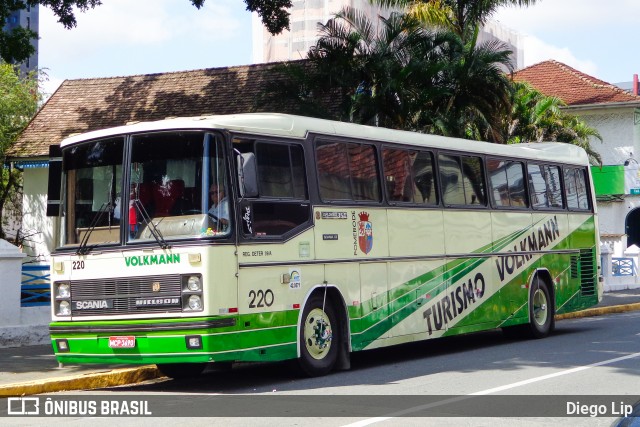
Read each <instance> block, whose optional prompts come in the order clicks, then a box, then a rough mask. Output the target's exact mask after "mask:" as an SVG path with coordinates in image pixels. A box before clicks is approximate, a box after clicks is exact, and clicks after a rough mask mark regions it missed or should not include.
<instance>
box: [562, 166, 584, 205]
mask: <svg viewBox="0 0 640 427" xmlns="http://www.w3.org/2000/svg"><path fill="white" fill-rule="evenodd" d="M564 189H565V195H566V197H567V207H568V208H569V209H576V210H589V196H588V193H587V182H586V178H585V174H584V170H583V169H578V168H566V169H565V170H564Z"/></svg>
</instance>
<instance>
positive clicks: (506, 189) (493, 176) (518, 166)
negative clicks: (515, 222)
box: [487, 159, 527, 208]
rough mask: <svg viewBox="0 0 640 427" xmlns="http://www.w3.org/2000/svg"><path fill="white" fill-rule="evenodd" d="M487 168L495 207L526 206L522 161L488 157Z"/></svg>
mask: <svg viewBox="0 0 640 427" xmlns="http://www.w3.org/2000/svg"><path fill="white" fill-rule="evenodd" d="M487 169H488V173H489V181H490V183H491V195H492V198H493V203H494V205H495V206H496V207H498V208H508V207H527V202H526V197H525V189H524V164H523V163H522V162H512V161H505V160H498V159H489V160H487Z"/></svg>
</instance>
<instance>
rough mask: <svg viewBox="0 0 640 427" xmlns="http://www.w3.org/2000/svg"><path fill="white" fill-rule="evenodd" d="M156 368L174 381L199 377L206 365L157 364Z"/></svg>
mask: <svg viewBox="0 0 640 427" xmlns="http://www.w3.org/2000/svg"><path fill="white" fill-rule="evenodd" d="M156 367H157V368H158V370H159V371H160V372H162V373H163V374H164V375H166V376H167V377H169V378H173V379H176V380H179V379H183V378H195V377H197V376H198V375H200V374H201V373H202V372H203V371H204V368H206V367H207V364H206V363H158V364H156Z"/></svg>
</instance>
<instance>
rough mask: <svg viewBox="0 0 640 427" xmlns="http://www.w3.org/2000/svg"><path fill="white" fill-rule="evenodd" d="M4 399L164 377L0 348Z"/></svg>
mask: <svg viewBox="0 0 640 427" xmlns="http://www.w3.org/2000/svg"><path fill="white" fill-rule="evenodd" d="M631 310H640V289H627V290H623V291H615V292H606V293H605V294H604V296H603V298H602V301H601V302H600V304H598V305H597V306H595V307H593V308H590V309H587V310H584V311H582V312H578V313H570V314H569V315H562V316H558V319H566V318H575V317H588V316H598V315H603V314H609V313H620V312H624V311H631ZM0 354H1V355H2V357H0V398H1V397H11V396H20V395H30V394H40V393H47V392H55V391H62V390H82V389H92V388H103V387H110V386H116V385H123V384H132V383H137V382H142V381H146V380H150V379H153V378H158V377H161V376H162V374H160V372H159V371H158V370H157V369H156V368H155V366H154V365H145V366H138V367H136V366H131V365H95V364H90V365H64V366H62V367H60V366H58V362H57V361H56V359H55V357H54V355H53V351H52V349H51V346H50V345H37V346H28V347H14V348H2V349H0Z"/></svg>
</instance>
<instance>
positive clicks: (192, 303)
mask: <svg viewBox="0 0 640 427" xmlns="http://www.w3.org/2000/svg"><path fill="white" fill-rule="evenodd" d="M189 308H190V309H191V310H194V311H199V310H202V298H200V295H191V296H190V297H189Z"/></svg>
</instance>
